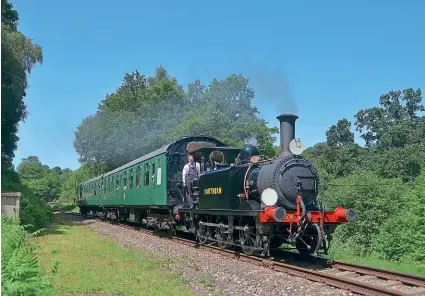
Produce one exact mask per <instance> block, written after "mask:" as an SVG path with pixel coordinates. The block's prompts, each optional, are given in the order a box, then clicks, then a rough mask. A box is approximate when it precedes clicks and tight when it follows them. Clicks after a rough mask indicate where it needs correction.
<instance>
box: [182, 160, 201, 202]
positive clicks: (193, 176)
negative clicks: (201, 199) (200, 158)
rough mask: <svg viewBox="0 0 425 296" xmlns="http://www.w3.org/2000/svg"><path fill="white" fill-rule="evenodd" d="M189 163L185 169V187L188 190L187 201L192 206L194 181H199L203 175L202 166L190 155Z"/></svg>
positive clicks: (183, 174)
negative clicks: (201, 174) (200, 175)
mask: <svg viewBox="0 0 425 296" xmlns="http://www.w3.org/2000/svg"><path fill="white" fill-rule="evenodd" d="M188 160H189V161H188V163H187V164H186V165H185V166H184V168H183V173H182V176H183V186H184V187H185V188H186V189H187V191H186V192H187V195H186V198H187V201H188V203H189V204H190V205H192V204H193V199H192V194H193V181H194V180H198V179H199V174H200V173H201V166H200V164H199V163H198V162H195V160H194V158H193V156H192V155H189V158H188Z"/></svg>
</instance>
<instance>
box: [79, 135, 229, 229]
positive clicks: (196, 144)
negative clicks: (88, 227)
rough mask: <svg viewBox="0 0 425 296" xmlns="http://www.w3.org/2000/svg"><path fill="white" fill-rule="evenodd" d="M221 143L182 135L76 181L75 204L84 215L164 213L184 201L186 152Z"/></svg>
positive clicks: (121, 216) (140, 216)
mask: <svg viewBox="0 0 425 296" xmlns="http://www.w3.org/2000/svg"><path fill="white" fill-rule="evenodd" d="M218 146H225V144H224V143H222V142H220V141H219V140H217V139H215V138H212V137H207V136H198V137H184V138H181V139H179V140H177V141H174V142H172V143H170V144H167V145H165V146H163V147H161V148H159V149H157V150H155V151H153V152H151V153H148V154H146V155H144V156H142V157H140V158H137V159H135V160H133V161H131V162H129V163H127V164H124V165H122V166H120V167H118V168H116V169H114V170H112V171H110V172H107V173H105V174H103V175H100V176H97V177H95V178H92V179H90V180H87V181H85V182H82V183H80V184H79V185H78V194H77V197H76V199H77V205H78V206H79V207H80V211H81V213H82V214H83V215H84V216H86V215H87V214H88V213H89V214H90V215H97V214H102V215H105V216H106V217H108V218H112V219H128V220H130V221H135V222H140V219H143V218H145V217H147V216H148V213H149V216H151V214H156V215H157V216H158V215H159V216H163V217H164V218H166V217H168V215H169V214H170V210H172V208H173V207H174V206H176V205H179V204H182V203H183V201H184V197H183V195H184V194H183V191H182V190H183V189H182V186H181V185H182V184H181V177H182V170H183V166H184V165H185V164H186V162H187V156H188V154H190V153H192V152H193V151H196V150H198V149H200V148H204V147H218Z"/></svg>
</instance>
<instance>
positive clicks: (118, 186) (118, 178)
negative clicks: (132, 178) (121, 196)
mask: <svg viewBox="0 0 425 296" xmlns="http://www.w3.org/2000/svg"><path fill="white" fill-rule="evenodd" d="M116 180H117V181H116V189H115V190H116V191H119V190H120V176H119V175H118V176H116Z"/></svg>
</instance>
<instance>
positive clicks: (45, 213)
mask: <svg viewBox="0 0 425 296" xmlns="http://www.w3.org/2000/svg"><path fill="white" fill-rule="evenodd" d="M1 189H2V191H13V192H21V203H20V208H19V218H20V221H21V223H22V224H23V225H28V226H27V227H28V228H29V230H30V231H35V230H38V229H40V228H43V227H46V226H47V225H48V224H49V222H50V221H51V220H52V218H53V213H52V210H51V208H50V207H49V205H47V204H46V203H45V202H43V201H41V200H39V199H37V198H36V197H35V195H34V194H33V192H32V191H31V190H30V189H29V188H28V187H27V186H25V185H23V184H22V183H21V181H20V178H19V175H18V174H17V173H16V172H14V171H13V170H11V169H8V168H5V167H2V174H1Z"/></svg>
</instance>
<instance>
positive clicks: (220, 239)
mask: <svg viewBox="0 0 425 296" xmlns="http://www.w3.org/2000/svg"><path fill="white" fill-rule="evenodd" d="M218 223H219V224H220V227H219V228H218V229H217V230H216V231H217V232H216V237H217V244H218V246H219V247H220V248H222V249H227V248H229V247H230V246H231V245H232V243H231V239H229V238H230V235H229V229H228V228H226V227H223V226H224V225H227V221H226V219H224V218H220V219H219V221H218Z"/></svg>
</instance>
